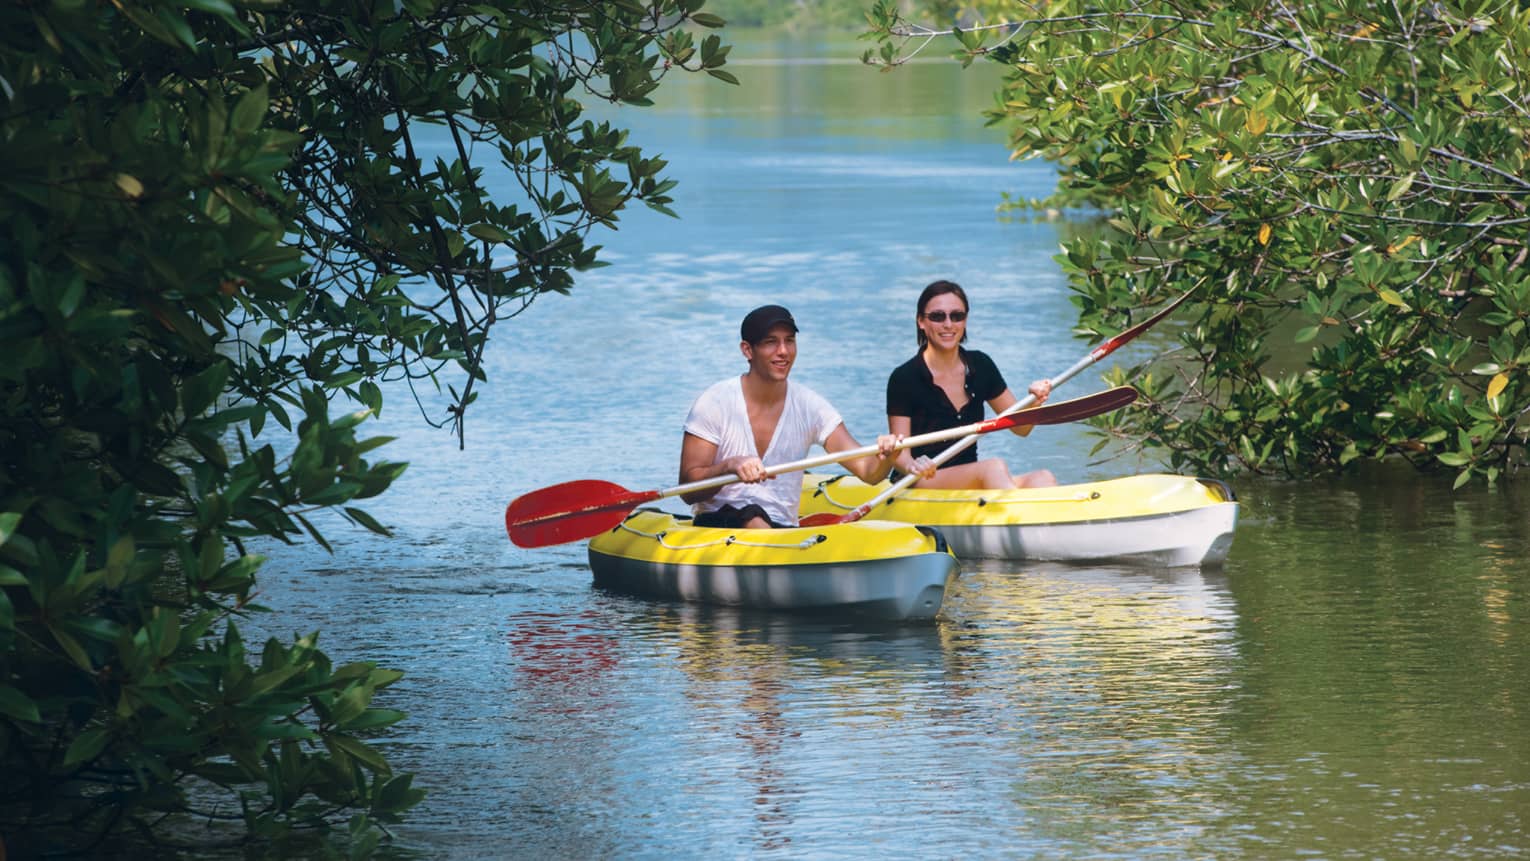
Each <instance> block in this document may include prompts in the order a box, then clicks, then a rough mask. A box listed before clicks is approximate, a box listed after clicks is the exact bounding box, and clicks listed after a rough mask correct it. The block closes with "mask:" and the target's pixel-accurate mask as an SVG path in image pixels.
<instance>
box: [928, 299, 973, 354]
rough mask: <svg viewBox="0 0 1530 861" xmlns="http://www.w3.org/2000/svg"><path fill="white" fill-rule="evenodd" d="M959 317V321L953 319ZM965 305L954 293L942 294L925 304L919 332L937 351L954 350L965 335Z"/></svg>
mask: <svg viewBox="0 0 1530 861" xmlns="http://www.w3.org/2000/svg"><path fill="white" fill-rule="evenodd" d="M956 317H960V318H961V319H959V320H958V319H954V318H956ZM966 317H967V305H966V303H964V302H962V300H961V297H960V296H957V295H956V294H955V293H942V294H940V295H939V296H936V297H934V298H932V299H930V301H929V302H926V303H925V306H924V312H923V313H921V314H920V315H919V320H918V324H919V331H921V332H923V333H924V337H925V338H926V339H927V340H928V341H929V342H930V343H931V344H933V345H934V346H935V348H936V349H939V350H954V349H956V346H957V345H958V344H960V343H961V342H962V336H964V335H966V334H967V319H966Z"/></svg>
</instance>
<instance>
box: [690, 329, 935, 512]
mask: <svg viewBox="0 0 1530 861" xmlns="http://www.w3.org/2000/svg"><path fill="white" fill-rule="evenodd" d="M739 337H740V338H741V342H740V344H739V349H740V350H741V351H742V352H743V354H744V358H745V359H747V360H748V361H749V370H748V371H747V372H746V373H744V374H743V375H742V376H738V377H729V378H728V379H725V380H723V381H721V382H719V383H716V384H714V385H713V386H711V387H710V388H708V389H707V390H706V391H704V392H702V393H701V396H700V397H698V398H697V399H696V402H695V403H694V404H692V405H691V411H690V414H689V415H688V416H686V419H685V441H684V443H683V444H682V446H681V448H680V482H681V483H682V484H689V483H690V482H693V481H703V480H705V479H708V478H715V477H716V476H720V475H727V474H729V473H732V474H734V475H737V476H738V477H739V478H740V479H741V481H738V482H734V483H733V484H728V485H724V486H722V487H719V488H711V489H708V490H698V491H696V492H694V493H688V494H684V495H683V496H681V497H680V498H681V499H683V500H685V501H686V502H689V503H691V504H692V508H693V510H694V511H695V515H696V517H695V521H694V522H695V523H696V525H697V526H723V527H730V528H750V529H763V528H768V527H782V526H796V525H797V504H798V500H799V498H800V497H801V493H802V470H796V471H793V472H786V473H781V474H780V475H776V476H773V477H767V476H766V474H765V471H766V468H767V467H769V466H773V465H775V464H780V463H787V462H790V461H794V460H802V459H803V458H804V457H806V456H807V453H808V450H809V449H810V448H812V446H814V445H821V446H823V447H824V448H825V449H827V450H828V451H831V452H836V451H845V450H847V449H852V448H859V447H860V443H858V442H856V441H855V437H853V436H851V435H850V432H849V431H848V430H845V423H844V421H843V420H842V419H841V418H840V416H839V412H838V411H837V410H835V409H834V407H832V406H830V404H829V402H828V401H826V400H824V399H823V397H821V396H820V395H819V394H818V393H817V392H815V391H813V390H812V389H809V388H808V387H807V386H804V385H802V384H801V383H792V384H790V385H788V384H787V381H786V377H787V375H788V374H790V373H791V370H792V363H793V362H795V361H796V360H797V321H795V320H793V319H792V315H791V312H790V311H787V310H786V309H785V308H783V307H781V306H780V305H765V306H762V307H759V308H756V309H754V310H753V311H750V312H749V314H748V315H747V316H745V317H744V322H743V324H742V325H741V326H739ZM898 441H899V438H898V437H896V436H893V435H891V434H886V435H883V436H879V437H877V447H878V448H879V449H880V453H879V454H878V455H874V456H873V455H866V456H863V457H858V458H853V459H851V460H847V461H844V464H845V466H846V467H847V468H848V469H849V470H850V471H851V472H853V473H855V475H856V476H857V477H859V478H860V479H861V480H862V481H865V482H866V483H868V484H874V483H876V482H878V481H881V480H882V479H883V477H885V476H886V475H887V472H888V470H889V469H890V468H891V467H892V463H893V456H894V455H895V454H896V451H895V447H896V446H897V444H898ZM930 471H932V472H933V465H932V466H931V470H930Z"/></svg>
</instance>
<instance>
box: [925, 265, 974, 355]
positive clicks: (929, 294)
mask: <svg viewBox="0 0 1530 861" xmlns="http://www.w3.org/2000/svg"><path fill="white" fill-rule="evenodd" d="M943 293H951V294H953V295H955V296H956V298H958V299H960V300H962V310H963V311H970V310H972V308H971V306H970V305H968V304H967V291H965V290H963V289H962V285H960V284H958V283H956V282H955V281H934V282H931V283H930V286H928V287H926V288H924V292H923V293H920V294H919V308H918V309H917V310H915V311H914V318H915V319H916V320H917V319H918V318H920V317H923V316H924V308H925V306H926V305H928V304H930V300H931V299H934V298H935V297H936V296H939V295H941V294H943ZM914 331H915V332H916V333H917V334H918V336H919V349H921V350H923V349H924V345H925V344H927V343H929V339H928V338H926V337H925V336H924V330H923V329H921V328H919V324H918V323H917V322H916V323H915V324H914ZM962 343H963V344H965V343H967V333H966V331H965V330H964V331H963V332H962Z"/></svg>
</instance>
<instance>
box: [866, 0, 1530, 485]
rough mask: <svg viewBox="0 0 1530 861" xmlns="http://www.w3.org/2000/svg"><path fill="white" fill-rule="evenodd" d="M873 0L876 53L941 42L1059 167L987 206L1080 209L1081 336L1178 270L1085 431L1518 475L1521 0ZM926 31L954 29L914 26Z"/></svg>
mask: <svg viewBox="0 0 1530 861" xmlns="http://www.w3.org/2000/svg"><path fill="white" fill-rule="evenodd" d="M970 8H971V9H972V10H974V11H973V14H972V15H970V16H969V18H968V19H966V20H964V21H963V22H962V26H960V27H957V28H949V26H948V25H947V26H945V27H942V28H930V27H926V26H921V25H919V24H915V23H910V22H909V21H908V20H905V18H904V17H903V16H902V15H900V13H899V11H898V9H897V7H896V5H895V4H892V3H887V2H883V3H879V4H878V5H877V7H876V8H875V9H874V10H873V18H874V19H875V23H876V30H875V33H874V35H875V36H876V38H877V39H878V40H879V41H880V45H879V48H878V49H876V50H873V51H870V52H868V54H867V58H866V59H867V60H868V62H873V63H881V64H886V65H896V64H899V63H901V62H904V61H906V60H907V59H908V58H909V57H911V56H913V55H915V54H917V53H919V52H920V51H922V50H924V49H925V48H926V47H928V46H930V45H933V44H937V43H936V41H935V40H936V39H942V40H944V39H947V38H954V39H955V43H954V54H955V56H956V57H957V58H958V59H960V60H961V61H963V62H972V61H973V60H974V59H975V58H980V57H982V58H987V59H989V60H992V61H995V62H998V63H1001V64H1003V65H1004V66H1005V68H1006V75H1005V80H1004V84H1003V88H1002V91H1001V92H999V93H997V94H996V96H997V98H996V99H995V104H994V107H993V108H992V110H991V111H990V113H989V119H990V120H991V121H992V122H994V123H1000V124H1004V125H1006V126H1007V127H1008V128H1009V130H1010V143H1011V146H1012V148H1013V152H1014V155H1015V156H1016V157H1020V158H1029V157H1040V158H1044V159H1046V160H1048V161H1050V162H1052V163H1054V164H1056V165H1057V166H1058V168H1059V171H1060V182H1059V186H1058V190H1057V192H1056V193H1055V195H1053V196H1052V197H1051V198H1049V199H1047V200H1043V201H1028V202H1018V201H1016V202H1012V205H1014V206H1034V207H1046V208H1052V207H1057V208H1061V207H1075V208H1085V209H1090V210H1095V211H1099V212H1102V213H1104V216H1103V217H1104V218H1105V219H1107V220H1108V229H1106V230H1102V231H1098V232H1094V233H1091V234H1089V235H1086V236H1082V237H1079V238H1074V239H1072V240H1070V241H1069V242H1067V243H1066V245H1065V247H1064V252H1063V254H1062V255H1061V256H1060V257H1059V260H1060V261H1061V263H1062V265H1063V267H1064V269H1065V271H1066V272H1067V273H1068V275H1069V277H1070V279H1071V281H1072V285H1073V288H1074V289H1075V290H1076V291H1077V296H1076V297H1075V300H1076V301H1077V303H1078V304H1079V306H1080V308H1081V311H1082V322H1081V326H1080V329H1079V331H1080V333H1081V334H1085V335H1097V334H1098V333H1099V332H1101V331H1102V330H1104V329H1106V328H1107V327H1109V326H1112V325H1115V324H1118V323H1119V322H1120V320H1119V314H1120V312H1121V310H1122V309H1124V308H1129V307H1132V306H1134V305H1137V306H1140V305H1143V304H1146V303H1149V302H1153V301H1157V300H1161V299H1162V298H1164V297H1167V296H1170V295H1173V294H1175V293H1177V292H1180V291H1184V290H1187V289H1190V288H1195V289H1196V291H1197V292H1196V298H1197V299H1198V300H1199V301H1200V303H1201V304H1200V305H1199V308H1200V313H1199V317H1198V319H1193V320H1190V323H1189V325H1188V326H1186V327H1185V328H1184V329H1183V330H1182V331H1181V332H1180V336H1179V341H1180V345H1181V348H1180V350H1179V352H1178V355H1177V356H1175V357H1174V359H1173V361H1171V362H1166V363H1159V364H1157V365H1155V366H1154V370H1153V372H1152V373H1149V374H1144V375H1142V376H1140V378H1138V379H1137V380H1136V382H1137V383H1138V385H1139V387H1140V388H1141V389H1142V390H1143V394H1144V395H1145V396H1146V402H1147V404H1148V407H1149V408H1147V409H1137V410H1132V411H1129V412H1127V413H1124V414H1123V415H1122V416H1120V418H1119V420H1117V421H1114V422H1112V423H1109V424H1108V425H1107V426H1108V428H1109V430H1110V432H1111V433H1113V434H1115V435H1117V436H1119V437H1121V438H1125V439H1132V440H1139V441H1141V444H1142V445H1145V446H1147V447H1150V448H1153V449H1159V450H1161V451H1163V452H1166V455H1167V458H1168V460H1169V461H1170V463H1171V464H1172V465H1174V466H1175V467H1179V466H1191V467H1194V468H1197V469H1204V470H1210V471H1213V472H1217V473H1223V472H1233V471H1250V472H1256V473H1263V472H1276V473H1282V474H1287V475H1302V474H1308V473H1311V472H1314V471H1324V470H1336V469H1340V468H1342V467H1344V466H1345V465H1347V464H1350V463H1351V462H1353V461H1355V460H1356V459H1360V458H1368V459H1384V458H1398V457H1400V458H1404V459H1406V460H1408V461H1410V462H1412V463H1414V464H1416V465H1418V466H1420V467H1426V468H1428V467H1435V468H1445V469H1450V470H1454V471H1455V472H1456V474H1457V486H1458V487H1459V486H1460V485H1461V484H1463V483H1465V482H1467V481H1469V480H1471V478H1472V476H1480V477H1482V478H1485V479H1486V480H1487V481H1489V482H1492V481H1494V480H1496V479H1497V478H1498V477H1500V476H1501V475H1503V474H1505V472H1511V471H1515V470H1518V469H1520V468H1522V467H1523V466H1525V465H1526V462H1527V459H1526V453H1525V450H1526V446H1525V443H1526V437H1527V435H1530V422H1527V421H1526V413H1527V411H1530V376H1527V373H1526V372H1527V368H1530V331H1527V327H1526V323H1527V320H1530V272H1527V269H1526V267H1525V265H1524V264H1525V261H1526V255H1527V253H1530V251H1527V248H1530V243H1527V241H1526V239H1527V232H1530V231H1527V228H1530V213H1527V212H1526V203H1527V201H1530V179H1526V171H1525V158H1526V153H1527V152H1530V87H1527V85H1530V81H1527V80H1526V78H1525V70H1526V69H1530V9H1527V8H1526V7H1525V6H1524V5H1523V4H1516V3H1500V2H1462V3H1454V2H1434V0H1428V2H1401V3H1388V4H1375V3H1363V2H1351V0H1317V2H1313V3H1304V4H1286V3H1275V4H1268V3H1231V4H1228V3H1220V2H1218V3H1211V2H1200V3H1196V2H1192V3H1175V4H1170V3H1161V2H1148V0H1103V2H1100V0H1091V2H1087V3H1084V2H1073V0H1056V2H1047V3H1041V4H1029V3H1017V2H992V0H990V2H979V3H976V4H972V6H971V7H970ZM938 44H940V46H941V48H951V47H953V45H952V43H950V42H941V43H938Z"/></svg>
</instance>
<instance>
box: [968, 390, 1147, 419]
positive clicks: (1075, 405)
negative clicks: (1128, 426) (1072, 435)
mask: <svg viewBox="0 0 1530 861" xmlns="http://www.w3.org/2000/svg"><path fill="white" fill-rule="evenodd" d="M1135 400H1137V390H1136V389H1134V388H1132V387H1131V386H1116V387H1115V388H1113V389H1106V390H1105V391H1103V392H1095V393H1094V394H1092V395H1085V396H1083V397H1081V398H1074V399H1073V400H1071V401H1063V402H1062V403H1057V404H1042V405H1041V406H1039V407H1031V408H1029V409H1024V410H1020V411H1019V412H1014V413H1010V414H1009V415H1007V416H1001V417H999V418H995V419H989V421H990V422H993V423H995V426H994V428H993V429H994V430H1003V429H1004V428H1010V427H1023V426H1025V425H1060V424H1066V423H1068V422H1076V421H1083V420H1084V419H1091V418H1094V417H1095V416H1097V415H1100V414H1102V413H1108V412H1110V411H1111V410H1119V409H1120V408H1122V407H1124V406H1127V405H1129V404H1131V403H1132V402H1133V401H1135ZM998 422H1003V424H997V423H998Z"/></svg>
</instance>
